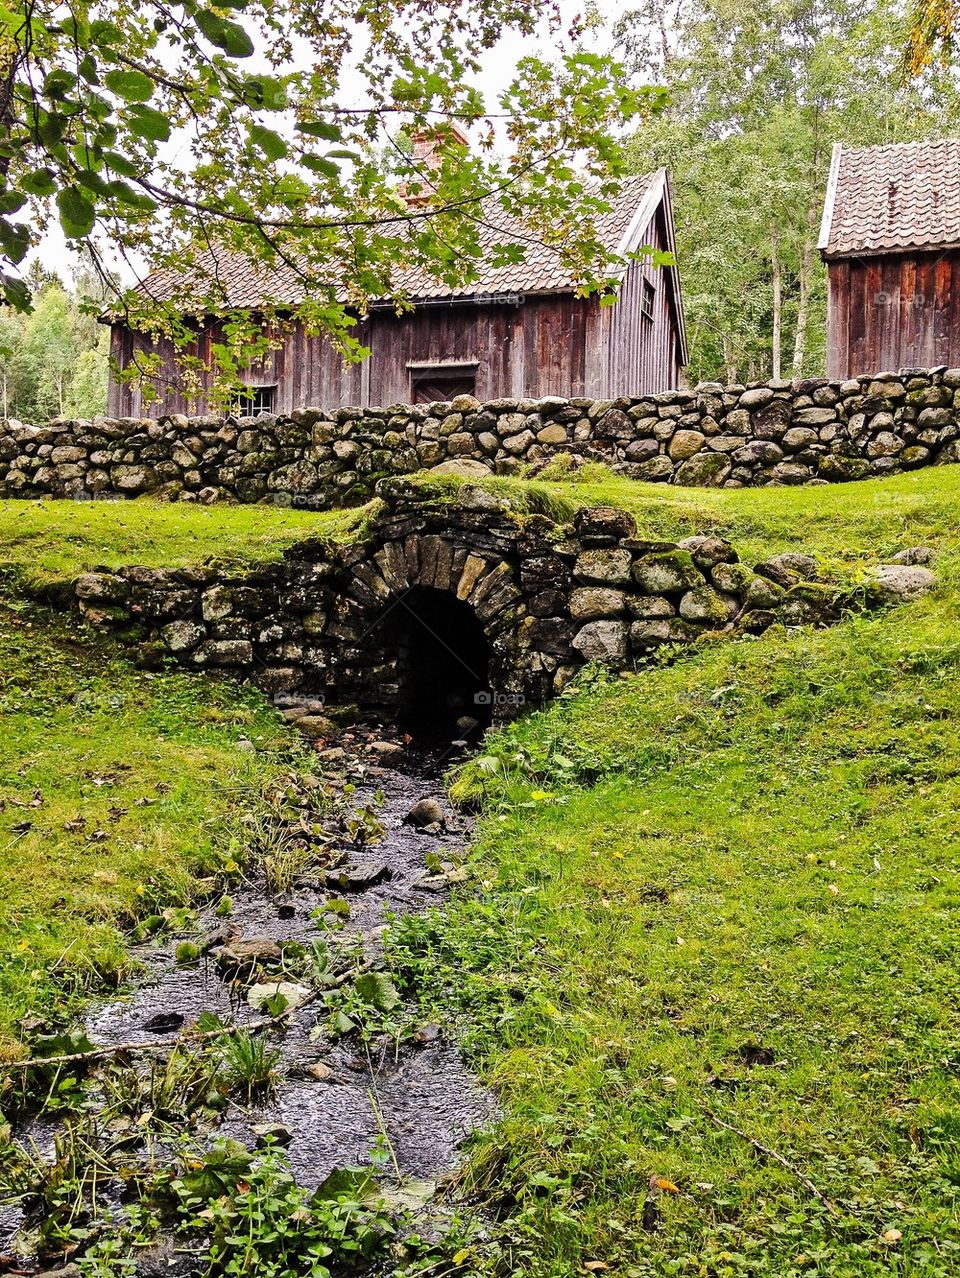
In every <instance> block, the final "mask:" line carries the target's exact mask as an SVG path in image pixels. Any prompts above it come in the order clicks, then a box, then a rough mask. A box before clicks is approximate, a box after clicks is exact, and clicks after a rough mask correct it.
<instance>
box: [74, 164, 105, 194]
mask: <svg viewBox="0 0 960 1278" xmlns="http://www.w3.org/2000/svg"><path fill="white" fill-rule="evenodd" d="M77 181H78V183H79V184H80V185H81V186H82V187H83V188H84V189H85V190H87V191H92V192H93V194H94V195H102V194H103V193H104V191H105V190H106V189H107V184H106V182H104V180H103V178H102V177H100V176H99V174H97V173H93V172H91V171H90V170H89V169H86V170H83V169H82V170H81V171H80V172H79V173H78V174H77Z"/></svg>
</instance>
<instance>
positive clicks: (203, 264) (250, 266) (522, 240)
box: [139, 170, 663, 310]
mask: <svg viewBox="0 0 960 1278" xmlns="http://www.w3.org/2000/svg"><path fill="white" fill-rule="evenodd" d="M662 178H663V171H662V170H658V171H657V172H654V173H648V174H646V175H644V176H643V177H631V178H625V179H623V181H622V182H621V184H620V197H619V199H617V200H615V201H611V203H612V204H613V208H612V209H611V210H610V211H609V212H608V213H603V214H600V215H599V216H598V217H597V219H596V223H595V225H596V230H597V236H598V238H599V239H600V241H601V243H602V244H603V246H604V248H605V249H607V250H608V251H609V252H611V253H615V252H616V251H617V250H618V249H619V248H620V247H621V245H622V243H623V241H624V238H625V236H626V235H627V233H628V232H639V231H642V230H644V229H645V227H644V226H637V225H634V223H635V220H636V217H637V214H638V212H639V210H640V209H641V207H642V206H643V205H644V204H645V202H646V201H647V197H648V196H653V195H654V193H655V192H656V191H657V190H659V189H660V186H661V183H662ZM652 212H653V210H652V209H651V213H652ZM645 220H646V219H645ZM480 243H481V249H482V253H481V259H484V258H485V259H487V260H488V261H489V259H490V258H491V257H492V256H493V251H494V248H495V246H496V245H498V244H513V243H518V244H522V245H524V247H525V248H526V256H525V259H524V261H522V262H519V263H515V264H513V265H508V266H492V265H484V264H483V262H482V261H481V265H480V269H479V278H478V279H477V280H476V281H475V282H474V283H472V284H470V285H468V286H466V287H464V288H458V289H450V288H449V287H448V286H446V285H444V284H443V283H442V282H438V281H437V280H434V279H431V278H430V277H429V276H428V275H427V274H426V273H425V272H423V271H419V270H416V269H410V270H401V271H399V272H398V273H397V275H396V277H395V279H394V291H395V293H396V294H403V295H406V296H408V297H410V298H411V299H412V300H413V301H428V300H431V299H445V298H451V297H473V296H476V294H478V293H509V292H523V293H546V292H554V291H563V290H570V289H573V288H574V287H575V286H576V284H577V281H576V280H575V279H573V278H572V277H571V275H570V273H569V271H567V270H565V269H564V266H563V262H562V261H561V259H560V256H559V254H558V252H557V251H556V250H555V249H553V248H551V247H550V246H548V245H546V244H544V243H543V242H542V241H540V240H538V239H536V238H534V237H532V236H531V233H530V231H529V230H528V229H526V228H524V227H523V225H522V224H521V223H518V222H517V221H515V220H514V219H512V218H509V217H508V216H507V215H506V214H505V213H504V212H503V210H502V209H501V208H500V207H499V206H498V205H496V204H495V203H493V202H488V203H487V205H486V208H485V213H484V221H483V225H482V226H481V227H480ZM191 279H192V280H194V281H196V289H195V290H194V292H195V294H196V295H197V296H200V297H202V296H205V295H206V294H207V293H208V292H209V285H210V283H211V282H212V281H217V282H218V283H219V285H220V289H219V290H218V291H221V292H222V295H223V305H224V306H225V307H236V308H238V309H247V308H249V309H251V310H255V309H256V308H257V307H258V306H263V305H265V304H268V303H269V304H272V305H280V306H283V305H291V306H293V305H296V304H297V303H299V302H300V301H302V300H303V297H304V284H303V281H302V279H301V278H300V276H299V274H298V273H297V272H296V271H295V270H294V269H292V268H290V267H287V266H281V267H280V268H279V269H277V270H268V269H265V268H264V266H263V265H261V264H259V263H257V262H255V261H252V260H251V259H250V258H248V257H246V256H244V255H242V254H239V253H236V252H232V251H230V250H223V251H218V250H217V249H216V248H211V249H208V250H206V251H205V252H204V253H203V254H201V255H200V256H199V259H198V261H197V266H196V269H195V270H193V271H191V275H190V276H186V275H185V274H184V273H183V272H181V271H178V270H176V269H175V268H166V269H163V270H159V271H154V272H153V274H152V275H149V276H148V277H147V278H146V279H145V280H144V281H142V283H141V284H140V286H139V287H140V288H141V289H142V290H143V291H144V292H149V293H150V295H151V296H152V297H155V298H156V299H158V300H160V301H179V300H181V299H182V300H183V303H184V309H185V310H189V309H191V307H190V294H191V287H190V285H191Z"/></svg>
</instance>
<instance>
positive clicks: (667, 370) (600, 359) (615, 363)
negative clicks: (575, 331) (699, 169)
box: [585, 207, 681, 399]
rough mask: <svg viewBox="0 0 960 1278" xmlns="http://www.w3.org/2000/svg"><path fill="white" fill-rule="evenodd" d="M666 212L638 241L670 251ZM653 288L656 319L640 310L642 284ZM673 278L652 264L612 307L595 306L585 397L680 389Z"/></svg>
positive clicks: (636, 267)
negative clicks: (650, 285)
mask: <svg viewBox="0 0 960 1278" xmlns="http://www.w3.org/2000/svg"><path fill="white" fill-rule="evenodd" d="M663 217H664V213H663V208H662V207H661V208H660V209H658V211H657V213H656V215H655V217H654V219H653V221H652V222H651V223H650V226H649V227H647V229H646V230H645V231H644V232H643V234H642V235H641V237H640V242H641V243H643V244H650V245H652V246H653V247H654V248H657V249H665V248H666V247H667V243H668V241H667V237H666V230H665V227H664V224H663ZM644 280H647V281H649V283H651V284H652V285H653V287H654V312H653V319H652V320H649V319H646V318H645V317H644V315H643V313H642V310H641V295H642V291H643V281H644ZM670 288H671V282H670V277H669V275H668V274H667V272H666V271H665V270H663V269H662V268H658V267H655V266H654V265H653V263H652V262H651V261H649V260H644V261H640V262H636V263H634V264H633V265H631V266H630V267H629V268H628V269H627V272H626V275H625V277H624V281H623V284H622V285H621V288H620V293H619V296H618V298H617V301H616V302H615V303H614V305H613V306H609V307H597V308H596V309H595V310H594V312H593V313H592V314H591V315H590V316H589V322H588V329H587V354H586V363H587V377H586V391H585V394H587V395H592V396H594V397H595V398H597V399H613V398H616V396H618V395H646V394H653V393H656V392H658V391H668V390H676V389H677V387H678V386H679V385H680V373H681V366H680V362H679V357H678V343H677V331H676V325H675V323H674V319H673V313H672V311H671V306H670Z"/></svg>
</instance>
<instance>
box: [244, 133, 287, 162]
mask: <svg viewBox="0 0 960 1278" xmlns="http://www.w3.org/2000/svg"><path fill="white" fill-rule="evenodd" d="M248 136H249V138H250V141H251V143H252V144H253V146H255V147H256V148H257V149H258V150H260V151H262V152H263V154H264V155H265V156H266V157H267V159H268V160H282V159H283V157H284V156H285V155H287V153H288V152H289V150H290V148H289V147H288V146H287V144H286V142H284V140H283V138H282V137H281V136H280V134H279V133H274V131H273V129H268V128H266V127H265V126H264V125H262V124H251V125H250V128H249V130H248Z"/></svg>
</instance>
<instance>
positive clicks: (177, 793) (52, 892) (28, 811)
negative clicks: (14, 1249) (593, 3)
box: [0, 602, 283, 1060]
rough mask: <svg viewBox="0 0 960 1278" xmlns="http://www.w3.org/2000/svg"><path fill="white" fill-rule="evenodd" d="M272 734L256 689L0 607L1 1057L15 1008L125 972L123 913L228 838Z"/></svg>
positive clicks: (175, 883) (192, 869) (191, 887)
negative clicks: (130, 656) (133, 660)
mask: <svg viewBox="0 0 960 1278" xmlns="http://www.w3.org/2000/svg"><path fill="white" fill-rule="evenodd" d="M244 737H246V738H247V739H248V740H250V741H252V742H253V743H254V744H255V745H257V746H259V747H261V748H262V751H261V750H258V751H256V752H251V751H249V750H247V749H243V748H241V747H240V746H238V742H239V741H240V740H241V738H244ZM282 740H283V738H282V736H281V729H280V727H279V726H278V721H277V719H276V716H275V714H274V712H273V711H272V709H269V708H268V707H267V705H266V703H265V702H264V699H263V697H262V695H261V694H259V693H257V692H256V691H255V690H253V689H250V688H240V687H237V686H235V685H231V684H229V683H226V682H217V681H211V680H209V679H205V678H204V677H203V676H201V675H194V674H163V675H151V674H148V673H144V672H141V671H138V670H135V669H134V668H133V667H132V666H130V665H129V664H127V663H126V662H125V661H124V660H123V659H122V657H121V656H120V655H119V654H118V651H117V650H116V648H114V647H112V646H110V645H109V644H105V643H102V642H96V641H94V640H93V639H91V637H90V635H89V633H88V632H86V631H85V630H84V629H83V628H82V627H81V626H80V625H79V624H78V623H74V622H72V621H71V619H70V618H65V617H63V616H56V617H54V616H51V615H49V614H46V613H44V612H42V611H40V610H36V609H32V608H24V607H22V606H21V607H18V606H16V605H12V604H10V603H9V602H8V603H6V604H3V605H2V608H0V1060H2V1059H4V1058H5V1057H9V1056H11V1055H15V1054H17V1052H18V1050H19V1049H18V1045H17V1042H16V1024H17V1022H18V1020H19V1019H20V1018H21V1017H24V1016H41V1017H48V1016H50V1015H53V1016H54V1017H56V1018H59V1017H62V1016H63V1015H64V1014H66V1013H67V1012H69V1011H70V1010H71V1009H72V1008H75V1007H76V1006H77V1005H78V1002H79V999H80V997H81V996H82V995H84V994H85V993H87V992H89V991H90V990H92V989H94V988H99V987H100V986H102V985H103V984H104V983H107V984H109V983H112V982H115V981H117V980H118V979H120V978H121V976H122V975H123V973H124V971H125V969H126V963H127V959H126V946H125V940H124V929H125V927H127V926H128V925H129V923H130V922H131V920H133V919H134V918H137V917H140V916H143V915H145V914H150V913H154V912H155V911H158V910H162V909H164V908H165V907H168V906H172V905H176V904H180V903H182V902H185V901H188V900H189V899H190V897H191V896H192V895H193V894H194V893H195V892H196V890H197V885H198V881H199V880H202V879H203V878H204V877H205V876H208V875H211V874H214V873H215V872H216V871H217V870H218V869H220V868H222V867H223V865H224V863H225V862H226V861H227V860H228V859H229V857H230V856H231V854H232V853H234V852H237V851H238V849H237V848H236V847H235V846H234V845H233V843H232V841H231V837H230V832H231V830H233V829H235V826H236V821H237V820H238V819H239V814H240V813H241V812H242V811H243V809H244V808H245V807H247V806H248V805H252V804H254V803H255V801H256V797H257V795H258V793H259V789H260V786H261V785H262V783H263V781H264V780H265V778H266V776H267V775H268V774H269V769H270V767H271V755H270V750H271V749H272V748H273V747H274V746H277V745H279V744H281V743H282Z"/></svg>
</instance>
